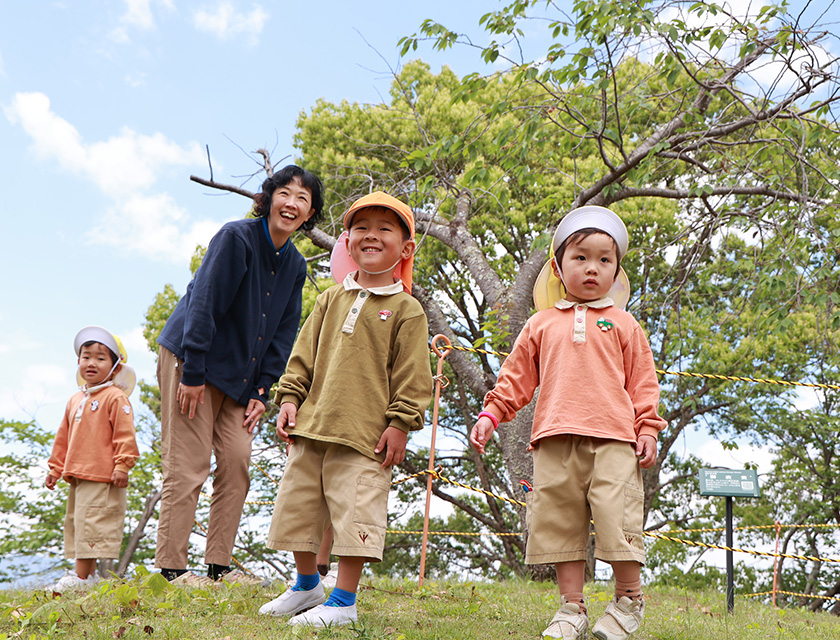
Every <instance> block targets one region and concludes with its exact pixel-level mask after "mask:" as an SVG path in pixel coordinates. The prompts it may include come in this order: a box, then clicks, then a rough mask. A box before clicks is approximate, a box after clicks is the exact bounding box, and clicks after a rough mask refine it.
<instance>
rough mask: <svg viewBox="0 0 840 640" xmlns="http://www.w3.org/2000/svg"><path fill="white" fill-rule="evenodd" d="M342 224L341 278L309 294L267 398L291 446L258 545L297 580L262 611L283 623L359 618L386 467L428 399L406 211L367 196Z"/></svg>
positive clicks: (376, 552) (375, 550)
mask: <svg viewBox="0 0 840 640" xmlns="http://www.w3.org/2000/svg"><path fill="white" fill-rule="evenodd" d="M344 226H345V228H346V229H347V230H348V231H347V232H345V233H344V234H342V236H341V237H340V238H339V240H338V243H336V248H335V249H334V251H333V259H332V262H331V264H332V268H333V277H334V278H335V279H336V281H337V282H341V284H339V285H337V286H334V287H331V288H329V289H328V290H327V291H325V292H324V293H322V294H321V295H319V296H318V299H317V302H316V305H315V309H314V310H313V311H312V314H311V315H310V316H309V318H307V320H306V322H305V323H304V325H303V328H302V329H301V331H300V335H299V336H298V338H297V341H296V342H295V345H294V348H293V349H292V355H291V358H290V359H289V364H288V366H287V368H286V373H285V374H284V375H283V377H282V378H281V379H280V386H279V389H278V391H277V394H276V396H275V400H274V401H275V402H276V403H277V404H278V405H279V406H280V413H279V414H278V416H277V435H278V436H279V437H280V438H281V439H282V440H283V441H285V442H286V443H288V444H289V449H288V461H287V463H286V471H285V473H284V474H283V480H282V483H281V485H280V489H279V491H278V495H277V501H276V503H275V506H274V515H273V517H272V521H271V528H270V530H269V534H268V543H267V544H268V546H269V547H271V548H272V549H282V550H286V551H292V552H294V557H295V565H296V569H297V581H296V584H295V585H294V586H293V587H292V588H290V589H288V590H286V591H285V592H284V593H283V594H282V595H280V596H279V597H278V598H275V599H274V600H272V601H271V602H268V603H267V604H265V605H263V606H262V608H261V609H260V613H262V614H267V615H275V616H294V617H292V618H291V619H290V620H289V624H291V625H311V626H314V627H324V626H335V625H342V624H348V623H350V622H352V621H354V620H356V619H357V614H356V590H357V588H358V584H359V578H360V577H361V574H362V570H363V568H364V565H365V562H370V561H373V562H378V561H380V560H382V551H383V548H384V543H385V528H386V524H387V506H388V491H389V488H390V481H391V468H392V466H393V465H395V464H399V463H400V462H402V461H403V460H404V458H405V449H406V440H407V437H408V433H409V431H414V430H417V429H421V428H422V427H423V416H424V413H425V410H426V407H427V406H428V405H429V402H430V401H431V390H432V378H431V368H430V365H429V348H428V326H427V321H426V316H425V314H424V313H423V309H422V308H421V306H420V303H418V302H417V300H415V299H414V298H412V297H411V295H409V294H410V292H411V272H412V266H413V262H414V247H415V245H414V215H413V214H412V212H411V209H410V208H409V207H408V206H407V205H405V204H403V203H402V202H400V201H399V200H397V199H396V198H393V197H391V196H389V195H387V194H385V193H382V192H375V193H372V194H370V195H367V196H365V197H363V198H360V199H359V200H357V201H356V202H354V203H353V205H352V206H351V207H350V209H349V210H348V212H347V214H346V215H345V217H344ZM351 268H352V269H355V270H353V271H349V270H350V269H351ZM395 276H396V277H395ZM330 523H332V528H333V553H334V554H335V555H337V556H338V557H339V561H338V578H337V580H336V587H335V588H334V589H333V590H332V592H331V593H330V597H329V599H328V600H327V598H326V595H325V593H324V587H323V584H322V582H321V581H320V579H319V574H318V570H317V568H316V553H317V552H318V549H319V547H320V544H321V540H322V536H323V534H324V531H325V530H326V529H327V527H328V526H329V524H330ZM325 600H326V602H325ZM322 603H323V604H322ZM316 605H317V606H316ZM311 607H314V608H312V609H311V610H309V611H306V610H307V609H310V608H311ZM301 612H303V613H301Z"/></svg>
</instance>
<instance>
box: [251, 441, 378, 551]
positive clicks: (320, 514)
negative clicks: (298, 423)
mask: <svg viewBox="0 0 840 640" xmlns="http://www.w3.org/2000/svg"><path fill="white" fill-rule="evenodd" d="M390 488H391V468H390V467H389V468H387V469H383V468H382V463H381V462H377V461H376V460H372V459H371V458H368V457H367V456H365V455H362V454H361V453H359V452H358V451H356V450H355V449H353V448H351V447H348V446H345V445H342V444H333V443H330V442H320V441H318V440H312V439H310V438H303V437H301V436H297V437H296V438H295V444H294V445H292V446H291V447H289V458H288V460H287V462H286V470H285V472H284V473H283V480H282V482H281V483H280V489H279V491H278V492H277V500H276V501H275V503H274V514H273V515H272V517H271V528H270V529H269V531H268V541H267V543H266V544H267V545H268V547H269V548H271V549H280V550H283V551H305V552H309V553H317V552H318V548H319V547H320V546H321V538H322V537H323V535H324V531H326V529H327V527H329V525H330V523H332V525H333V547H332V552H333V553H334V554H335V555H337V556H339V557H341V556H354V557H361V558H367V559H369V560H377V561H378V560H382V550H383V549H384V547H385V528H386V526H387V523H388V491H389V490H390Z"/></svg>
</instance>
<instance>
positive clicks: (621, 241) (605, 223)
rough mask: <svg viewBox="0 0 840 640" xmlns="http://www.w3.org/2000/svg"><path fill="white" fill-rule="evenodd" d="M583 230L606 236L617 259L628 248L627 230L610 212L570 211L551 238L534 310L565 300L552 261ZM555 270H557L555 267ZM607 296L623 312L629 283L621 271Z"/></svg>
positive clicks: (595, 208)
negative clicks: (571, 237)
mask: <svg viewBox="0 0 840 640" xmlns="http://www.w3.org/2000/svg"><path fill="white" fill-rule="evenodd" d="M583 229H598V230H599V231H602V232H603V233H606V234H607V235H608V236H610V237H611V238H612V239H613V240H614V241H615V244H616V247H617V248H618V259H619V260H621V259H622V258H623V257H624V256H625V255H626V254H627V249H628V246H629V236H628V234H627V227H625V226H624V222H622V220H621V218H619V217H618V216H617V215H616V214H615V213H614V212H613V211H610V210H609V209H607V208H606V207H599V206H597V205H587V206H585V207H579V208H578V209H574V210H572V211H570V212H569V213H567V214H566V215H565V216H564V217H563V219H562V220H561V221H560V224H558V225H557V230H556V231H555V232H554V238H553V239H552V241H551V253H550V256H549V260H548V262H546V263H545V265H544V266H543V268H542V271H540V274H539V275H538V276H537V280H536V281H535V282H534V290H533V296H534V306H535V307H536V308H537V311H542V310H543V309H550V308H551V307H553V306H554V305H555V303H557V302H558V301H560V300H563V299H565V297H566V289H565V287H564V286H563V282H562V281H561V280H560V278H558V277H557V276H556V275H554V270H553V269H552V268H551V263H552V262H554V259H555V256H556V255H557V250H558V249H559V248H560V245H562V244H563V243H564V242H565V241H566V240H568V239H569V236H571V235H572V234H574V233H576V232H577V231H581V230H583ZM557 270H558V271H559V270H560V268H559V265H558V268H557ZM607 296H608V297H609V298H611V299H612V301H613V303H614V304H615V306H617V307H618V308H620V309H624V307H626V306H627V301H628V300H629V299H630V282H629V280H628V279H627V274H626V273H625V272H624V269H619V271H618V276H617V277H616V279H615V282H614V283H613V286H612V287H611V288H610V290H609V293H608V294H607Z"/></svg>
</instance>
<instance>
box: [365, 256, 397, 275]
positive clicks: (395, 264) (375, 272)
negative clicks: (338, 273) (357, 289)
mask: <svg viewBox="0 0 840 640" xmlns="http://www.w3.org/2000/svg"><path fill="white" fill-rule="evenodd" d="M402 261H403V259H402V258H400V259H399V260H397V261H396V262H395V263H394V264H392V265H391V266H390V267H388V268H387V269H383V270H382V271H368V270H367V269H362V268H361V267H359V271H364V272H365V273H366V274H368V275H369V276H380V275H382V274H383V273H388V272H389V271H393V270H394V269H396V268H397V265H398V264H399V263H400V262H402ZM356 266H357V267H358V266H359V265H356Z"/></svg>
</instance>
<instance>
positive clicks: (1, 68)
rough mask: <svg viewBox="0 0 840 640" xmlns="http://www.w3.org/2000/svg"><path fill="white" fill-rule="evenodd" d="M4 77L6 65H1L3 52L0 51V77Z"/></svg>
mask: <svg viewBox="0 0 840 640" xmlns="http://www.w3.org/2000/svg"><path fill="white" fill-rule="evenodd" d="M5 77H6V67H5V66H3V52H2V51H0V78H5Z"/></svg>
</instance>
